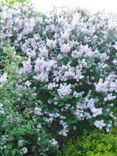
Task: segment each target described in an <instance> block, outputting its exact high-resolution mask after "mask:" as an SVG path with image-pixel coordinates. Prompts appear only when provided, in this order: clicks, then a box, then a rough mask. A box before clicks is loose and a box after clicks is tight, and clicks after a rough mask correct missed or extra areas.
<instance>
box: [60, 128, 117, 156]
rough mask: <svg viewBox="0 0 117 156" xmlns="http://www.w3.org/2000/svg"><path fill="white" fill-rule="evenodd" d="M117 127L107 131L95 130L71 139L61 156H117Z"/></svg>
mask: <svg viewBox="0 0 117 156" xmlns="http://www.w3.org/2000/svg"><path fill="white" fill-rule="evenodd" d="M116 154H117V132H116V129H115V130H113V131H111V132H109V133H108V134H107V133H104V132H103V131H93V132H91V133H85V134H84V135H83V136H82V137H80V138H78V139H77V140H75V141H71V142H70V143H68V145H67V146H66V147H65V149H64V151H63V153H62V154H60V155H59V156H116Z"/></svg>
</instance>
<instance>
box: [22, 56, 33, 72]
mask: <svg viewBox="0 0 117 156" xmlns="http://www.w3.org/2000/svg"><path fill="white" fill-rule="evenodd" d="M22 64H23V67H22V68H21V69H20V73H23V74H25V73H30V72H31V71H32V65H31V59H30V58H29V59H28V60H26V61H24V62H22Z"/></svg>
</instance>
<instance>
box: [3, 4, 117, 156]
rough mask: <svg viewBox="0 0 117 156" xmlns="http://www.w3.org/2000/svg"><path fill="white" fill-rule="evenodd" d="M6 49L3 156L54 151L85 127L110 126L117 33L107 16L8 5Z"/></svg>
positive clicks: (116, 91) (115, 89)
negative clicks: (43, 12)
mask: <svg viewBox="0 0 117 156" xmlns="http://www.w3.org/2000/svg"><path fill="white" fill-rule="evenodd" d="M0 50H1V51H0V58H1V65H0V69H1V75H0V95H1V98H0V103H1V104H0V115H1V118H0V126H1V128H0V138H1V139H0V149H1V150H0V152H1V153H0V154H1V155H2V156H6V155H7V156H8V155H12V156H15V155H17V156H18V155H19V156H20V155H24V154H27V155H30V154H32V153H33V154H35V155H37V153H40V155H49V154H50V155H51V156H52V153H53V155H55V152H56V151H57V149H58V148H59V146H62V143H64V142H65V140H66V139H67V138H69V136H70V135H74V134H77V133H81V131H82V130H83V128H99V129H104V130H105V131H109V130H110V128H111V127H112V124H113V122H114V119H115V117H114V114H113V109H114V106H115V105H116V102H117V100H116V96H117V72H116V65H117V55H116V50H117V32H116V29H115V28H114V27H111V25H110V20H109V17H108V16H104V15H102V14H101V13H98V14H95V15H90V14H89V13H87V12H85V11H79V10H76V11H72V12H69V13H68V12H66V11H59V12H57V11H53V12H51V13H49V14H46V15H45V14H37V13H36V12H34V10H33V9H32V7H31V6H24V7H22V6H21V7H20V6H14V7H13V8H11V9H8V8H7V7H3V8H2V9H1V12H0Z"/></svg>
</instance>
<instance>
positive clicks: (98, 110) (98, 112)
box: [91, 107, 102, 117]
mask: <svg viewBox="0 0 117 156" xmlns="http://www.w3.org/2000/svg"><path fill="white" fill-rule="evenodd" d="M91 112H92V113H93V117H96V116H99V115H101V114H102V108H95V107H94V108H92V109H91Z"/></svg>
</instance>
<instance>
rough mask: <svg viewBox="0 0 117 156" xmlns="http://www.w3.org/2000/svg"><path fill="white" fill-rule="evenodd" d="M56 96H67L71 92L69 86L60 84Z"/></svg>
mask: <svg viewBox="0 0 117 156" xmlns="http://www.w3.org/2000/svg"><path fill="white" fill-rule="evenodd" d="M57 91H58V94H59V96H60V97H61V98H64V97H65V96H69V95H70V94H71V92H72V90H71V84H68V85H67V84H60V88H59V89H58V90H57Z"/></svg>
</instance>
